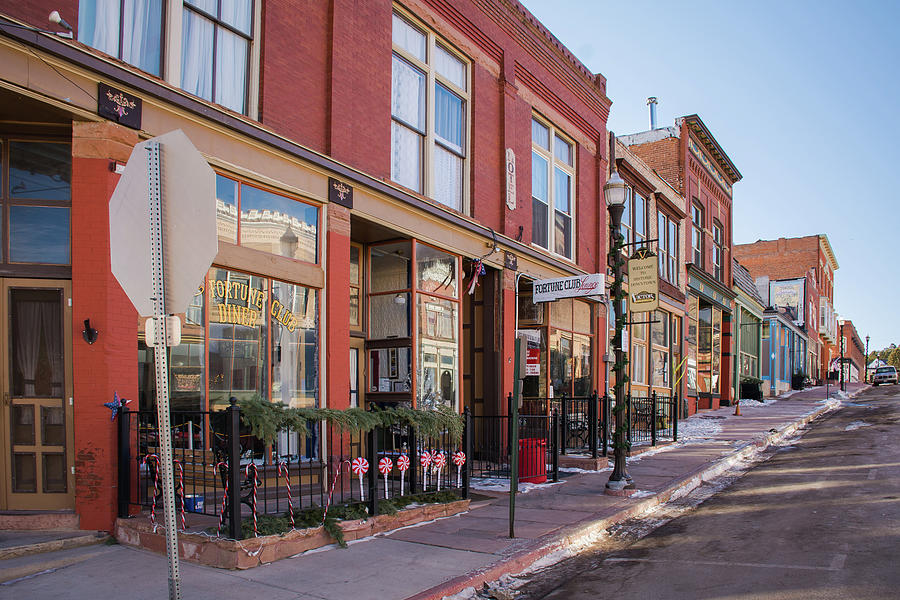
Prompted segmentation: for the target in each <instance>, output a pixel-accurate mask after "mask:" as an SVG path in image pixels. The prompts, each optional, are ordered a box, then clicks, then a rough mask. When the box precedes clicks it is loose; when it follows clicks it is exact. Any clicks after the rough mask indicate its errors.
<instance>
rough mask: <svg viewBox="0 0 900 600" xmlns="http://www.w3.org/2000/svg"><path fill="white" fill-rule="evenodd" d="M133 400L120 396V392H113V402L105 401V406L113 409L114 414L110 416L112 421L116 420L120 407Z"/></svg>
mask: <svg viewBox="0 0 900 600" xmlns="http://www.w3.org/2000/svg"><path fill="white" fill-rule="evenodd" d="M129 402H131V400H126V399H125V398H119V392H113V401H112V402H104V403H103V406H105V407H106V408H108V409H109V410H111V411H112V414H111V415H110V416H109V420H110V421H115V420H116V415H117V414H119V409H121V408H122V407H123V406H125V405H126V404H128V403H129Z"/></svg>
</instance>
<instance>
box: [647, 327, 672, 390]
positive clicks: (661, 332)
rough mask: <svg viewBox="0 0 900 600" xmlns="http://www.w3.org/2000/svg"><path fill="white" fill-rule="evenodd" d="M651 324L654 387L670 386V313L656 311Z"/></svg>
mask: <svg viewBox="0 0 900 600" xmlns="http://www.w3.org/2000/svg"><path fill="white" fill-rule="evenodd" d="M653 321H655V322H654V323H652V324H651V325H650V342H651V344H652V350H651V352H650V364H651V366H652V371H651V376H652V380H651V383H652V387H666V388H667V387H669V313H667V312H664V311H656V312H655V313H654V315H653Z"/></svg>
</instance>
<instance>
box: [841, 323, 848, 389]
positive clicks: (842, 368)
mask: <svg viewBox="0 0 900 600" xmlns="http://www.w3.org/2000/svg"><path fill="white" fill-rule="evenodd" d="M841 391H842V392H846V391H847V389H846V388H845V387H844V324H843V323H841Z"/></svg>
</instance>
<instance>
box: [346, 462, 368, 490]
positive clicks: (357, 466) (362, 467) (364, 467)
mask: <svg viewBox="0 0 900 600" xmlns="http://www.w3.org/2000/svg"><path fill="white" fill-rule="evenodd" d="M350 469H351V470H352V471H353V472H354V473H356V474H357V475H358V476H359V499H360V500H365V499H366V493H365V492H364V491H363V482H362V478H363V475H364V474H365V473H368V472H369V461H367V460H366V459H364V458H363V457H362V456H357V457H356V458H354V459H353V462H352V463H350Z"/></svg>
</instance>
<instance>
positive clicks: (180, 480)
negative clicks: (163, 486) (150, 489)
mask: <svg viewBox="0 0 900 600" xmlns="http://www.w3.org/2000/svg"><path fill="white" fill-rule="evenodd" d="M172 462H174V463H175V471H177V473H178V492H179V495H180V496H181V530H182V531H185V530H186V529H187V527H186V526H185V524H184V467H182V466H181V461H180V460H178V459H177V458H176V459H175V460H174V461H172Z"/></svg>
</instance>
